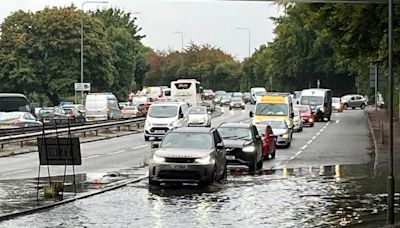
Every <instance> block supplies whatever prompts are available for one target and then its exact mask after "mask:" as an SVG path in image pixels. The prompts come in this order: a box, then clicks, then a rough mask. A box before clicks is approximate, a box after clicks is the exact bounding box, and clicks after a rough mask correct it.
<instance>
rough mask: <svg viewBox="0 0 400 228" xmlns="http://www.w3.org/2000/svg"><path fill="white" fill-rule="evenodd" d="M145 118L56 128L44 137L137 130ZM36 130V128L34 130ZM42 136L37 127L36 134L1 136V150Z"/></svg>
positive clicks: (49, 130) (45, 132) (46, 130)
mask: <svg viewBox="0 0 400 228" xmlns="http://www.w3.org/2000/svg"><path fill="white" fill-rule="evenodd" d="M145 120H146V118H144V117H140V118H135V119H129V120H120V121H115V122H114V121H113V122H105V123H95V124H88V125H82V126H72V127H70V129H68V128H66V127H63V128H58V127H57V129H46V126H45V130H44V134H45V136H57V135H65V134H68V133H69V132H70V133H71V134H76V133H85V132H89V131H96V133H97V131H99V130H103V129H109V128H120V127H125V126H126V127H130V126H133V125H136V126H137V127H138V128H139V126H140V124H141V123H144V121H145ZM36 129H37V128H36ZM42 135H43V128H42V127H39V131H36V132H31V133H24V134H18V135H8V136H1V137H0V144H1V148H4V144H9V143H15V142H21V143H22V142H24V141H31V140H36V138H37V137H41V136H42Z"/></svg>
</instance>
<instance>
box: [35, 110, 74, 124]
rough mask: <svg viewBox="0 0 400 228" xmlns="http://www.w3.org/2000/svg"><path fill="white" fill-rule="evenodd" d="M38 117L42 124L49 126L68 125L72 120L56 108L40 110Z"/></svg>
mask: <svg viewBox="0 0 400 228" xmlns="http://www.w3.org/2000/svg"><path fill="white" fill-rule="evenodd" d="M38 117H39V120H40V121H42V122H43V123H50V124H55V123H57V124H60V123H68V121H69V120H72V118H71V117H69V116H68V114H67V113H66V112H65V111H64V110H63V109H62V108H60V107H58V106H55V107H44V108H41V109H40V111H39V114H38Z"/></svg>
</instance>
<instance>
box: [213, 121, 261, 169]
mask: <svg viewBox="0 0 400 228" xmlns="http://www.w3.org/2000/svg"><path fill="white" fill-rule="evenodd" d="M217 130H218V132H219V134H220V135H221V137H222V140H223V142H224V145H225V150H226V160H227V164H228V165H246V166H248V167H249V172H250V173H254V172H255V171H256V170H257V169H261V168H262V166H263V162H264V161H263V144H262V141H261V136H260V135H259V134H258V131H257V128H256V127H255V126H254V125H253V124H244V123H223V124H221V125H220V126H219V127H218V128H217Z"/></svg>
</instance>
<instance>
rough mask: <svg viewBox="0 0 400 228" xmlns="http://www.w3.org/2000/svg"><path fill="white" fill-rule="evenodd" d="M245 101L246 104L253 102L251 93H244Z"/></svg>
mask: <svg viewBox="0 0 400 228" xmlns="http://www.w3.org/2000/svg"><path fill="white" fill-rule="evenodd" d="M243 100H244V103H246V104H247V103H250V102H251V95H250V93H243Z"/></svg>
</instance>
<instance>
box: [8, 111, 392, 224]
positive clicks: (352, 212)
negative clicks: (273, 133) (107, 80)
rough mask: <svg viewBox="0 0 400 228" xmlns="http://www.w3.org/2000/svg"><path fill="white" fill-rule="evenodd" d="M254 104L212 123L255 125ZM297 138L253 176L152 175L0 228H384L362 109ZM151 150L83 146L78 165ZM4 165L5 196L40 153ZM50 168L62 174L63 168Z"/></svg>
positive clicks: (132, 141) (139, 162)
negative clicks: (154, 179)
mask: <svg viewBox="0 0 400 228" xmlns="http://www.w3.org/2000/svg"><path fill="white" fill-rule="evenodd" d="M251 108H252V107H251V106H248V107H247V109H246V110H243V111H242V110H232V111H230V110H228V109H226V108H223V111H224V114H223V115H221V116H220V117H217V118H215V119H213V121H212V124H213V125H214V126H216V125H218V124H220V123H222V122H246V121H249V117H248V111H249V110H251ZM293 138H294V139H293V142H292V146H291V147H290V148H288V149H278V150H277V155H276V159H273V160H269V161H265V162H264V168H263V170H262V171H260V172H259V173H258V174H256V175H253V176H252V175H249V174H248V173H247V172H246V169H240V168H238V169H236V168H234V169H231V171H230V175H229V176H228V179H227V180H226V181H224V182H222V183H218V184H217V185H215V186H210V187H207V188H198V187H194V186H183V187H182V186H169V187H166V188H159V187H149V186H148V184H147V181H141V182H139V183H137V184H131V185H129V186H128V187H125V188H122V189H119V190H116V191H112V192H109V193H105V194H102V195H98V196H95V197H92V198H88V199H85V200H80V201H77V202H75V203H71V204H68V205H65V206H61V207H57V208H55V209H53V210H49V211H45V212H42V213H38V214H34V215H29V216H25V217H21V218H18V219H14V220H9V221H5V222H3V223H0V226H6V227H15V226H34V227H53V226H65V227H71V226H89V227H91V226H106V227H107V226H116V227H143V226H146V227H227V226H229V227H240V226H247V227H260V226H261V227H339V226H347V225H351V226H360V227H368V226H371V227H376V226H379V225H382V224H384V220H385V205H384V204H385V200H386V197H385V194H384V193H385V187H386V184H385V177H384V176H377V175H375V174H376V170H374V169H373V168H374V165H373V160H374V159H373V156H371V151H372V149H371V148H372V145H371V141H370V139H369V137H368V130H367V123H366V119H365V115H364V112H363V111H362V110H348V111H345V112H343V113H334V114H333V116H332V120H331V121H330V122H322V123H316V125H315V126H314V127H313V128H304V130H303V132H300V133H294V136H293ZM149 147H150V143H148V142H144V139H143V135H142V134H138V135H130V136H125V137H120V138H115V139H110V140H104V141H99V142H93V143H88V144H83V145H82V153H83V157H84V160H83V166H81V167H79V168H77V169H76V171H77V172H78V173H81V174H85V175H87V176H93V175H96V174H99V176H100V177H101V175H100V174H103V173H107V172H111V171H118V170H121V169H127V168H129V167H141V166H143V164H144V163H145V161H146V159H147V157H148V150H149ZM5 164H7V165H6V166H5ZM10 165H12V166H13V167H9V166H10ZM0 167H1V168H0V178H1V179H2V181H1V182H0V183H1V184H0V198H1V197H4V198H7V197H8V198H9V194H10V192H9V191H6V190H5V189H7V188H6V187H7V184H5V183H14V182H18V181H15V179H19V182H23V181H22V180H23V179H25V178H32V177H35V176H36V175H37V155H36V154H26V155H20V156H15V157H11V158H5V159H0ZM52 168H53V167H52ZM24 170H29V171H24ZM18 171H24V172H18ZM43 172H44V170H43ZM51 172H52V173H54V175H57V174H60V173H62V172H63V169H57V168H56V169H53V170H51ZM136 172H137V173H143V174H145V173H146V172H147V170H146V167H145V166H144V167H143V168H137V170H136ZM21 178H23V179H21ZM25 184H26V182H25ZM9 185H10V184H8V186H9ZM2 186H4V188H2ZM83 188H85V187H83ZM16 189H17V188H16V187H14V190H13V191H17V190H16ZM2 190H3V191H2ZM83 191H85V190H83ZM397 200H398V199H397ZM2 206H4V205H2ZM397 208H398V205H397ZM3 209H4V207H3ZM382 222H383V223H382Z"/></svg>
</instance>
